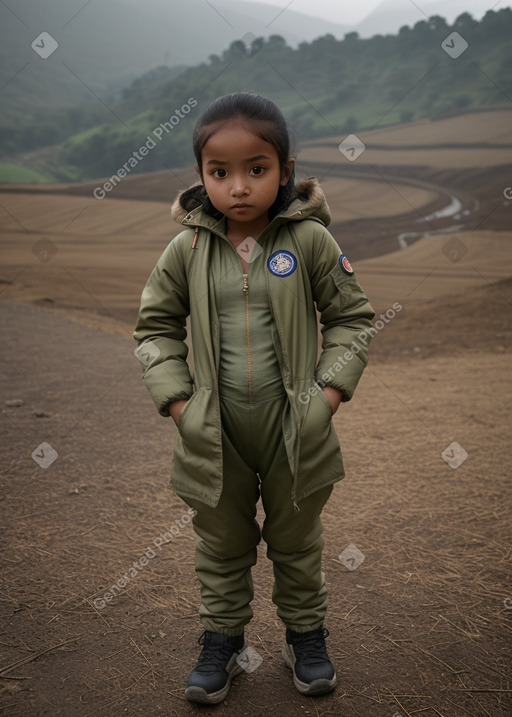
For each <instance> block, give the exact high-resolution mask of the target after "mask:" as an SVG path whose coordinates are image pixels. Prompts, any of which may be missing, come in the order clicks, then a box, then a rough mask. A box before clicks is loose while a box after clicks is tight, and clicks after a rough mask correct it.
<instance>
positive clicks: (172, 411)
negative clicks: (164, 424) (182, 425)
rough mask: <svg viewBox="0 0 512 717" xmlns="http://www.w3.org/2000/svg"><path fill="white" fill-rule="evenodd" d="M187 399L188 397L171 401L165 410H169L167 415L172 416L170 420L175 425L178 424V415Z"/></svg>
mask: <svg viewBox="0 0 512 717" xmlns="http://www.w3.org/2000/svg"><path fill="white" fill-rule="evenodd" d="M187 401H188V399H179V400H178V401H173V402H172V403H170V404H169V405H168V407H167V410H168V411H169V416H170V417H171V418H172V420H173V421H174V423H175V424H176V425H177V426H178V425H179V422H180V415H181V412H182V411H183V409H184V407H185V404H186V403H187Z"/></svg>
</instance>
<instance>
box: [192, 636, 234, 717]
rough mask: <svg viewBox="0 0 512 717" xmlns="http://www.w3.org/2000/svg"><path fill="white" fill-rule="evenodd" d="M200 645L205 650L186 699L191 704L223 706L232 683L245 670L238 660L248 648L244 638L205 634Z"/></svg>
mask: <svg viewBox="0 0 512 717" xmlns="http://www.w3.org/2000/svg"><path fill="white" fill-rule="evenodd" d="M198 643H199V644H200V645H203V649H202V651H201V654H200V655H199V661H198V663H197V665H196V667H195V668H194V669H193V670H192V672H191V673H190V675H189V678H188V680H187V689H186V690H185V697H186V698H187V699H188V700H190V702H200V703H201V704H209V705H215V704H217V703H218V702H222V700H223V699H224V698H225V697H226V695H227V694H228V692H229V688H230V685H231V680H232V679H233V677H234V676H235V675H238V674H239V673H240V672H242V670H243V668H242V667H241V666H240V665H239V664H238V662H237V661H236V658H237V657H238V655H239V654H240V653H241V652H242V651H243V649H244V648H245V641H244V635H243V633H242V634H241V635H237V636H236V637H228V636H227V635H220V634H219V633H218V632H210V631H209V630H205V631H204V632H203V634H202V635H201V637H200V638H199V640H198Z"/></svg>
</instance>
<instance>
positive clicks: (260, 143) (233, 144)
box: [202, 119, 278, 160]
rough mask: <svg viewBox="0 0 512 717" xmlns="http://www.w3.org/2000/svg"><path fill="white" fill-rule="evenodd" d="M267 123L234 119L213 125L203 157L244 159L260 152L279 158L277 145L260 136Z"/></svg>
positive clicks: (204, 147)
mask: <svg viewBox="0 0 512 717" xmlns="http://www.w3.org/2000/svg"><path fill="white" fill-rule="evenodd" d="M265 124H268V123H264V122H252V123H249V122H247V121H244V120H243V119H233V120H230V121H228V122H222V123H217V125H213V126H212V127H211V133H210V136H209V137H208V139H207V141H206V143H205V144H204V146H203V150H202V156H203V158H205V157H208V158H212V157H213V158H215V159H226V158H233V159H238V160H243V159H244V158H249V157H252V156H256V155H260V154H265V155H267V156H268V157H271V158H277V156H278V155H277V152H276V149H275V147H274V146H273V145H272V144H271V143H270V142H267V141H266V140H264V139H262V138H261V137H260V136H259V133H260V132H265V129H266V127H265Z"/></svg>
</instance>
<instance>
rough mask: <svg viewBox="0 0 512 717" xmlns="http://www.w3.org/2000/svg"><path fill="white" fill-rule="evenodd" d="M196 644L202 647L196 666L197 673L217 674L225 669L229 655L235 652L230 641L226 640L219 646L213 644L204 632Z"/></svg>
mask: <svg viewBox="0 0 512 717" xmlns="http://www.w3.org/2000/svg"><path fill="white" fill-rule="evenodd" d="M197 642H198V643H199V644H200V645H203V649H202V651H201V654H200V655H199V660H198V663H197V666H196V670H198V671H199V672H218V671H219V670H223V669H225V667H226V663H227V662H228V660H229V659H230V657H231V655H232V654H233V653H234V652H236V650H237V648H236V647H235V645H234V644H233V641H232V640H230V639H227V640H226V641H225V642H224V643H221V644H219V643H214V642H213V641H212V639H211V638H209V637H208V636H207V635H206V633H204V632H203V634H202V635H201V637H200V638H199V639H198V641H197Z"/></svg>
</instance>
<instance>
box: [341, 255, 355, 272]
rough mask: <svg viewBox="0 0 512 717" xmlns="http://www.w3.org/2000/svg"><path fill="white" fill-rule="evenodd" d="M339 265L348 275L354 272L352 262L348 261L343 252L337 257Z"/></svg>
mask: <svg viewBox="0 0 512 717" xmlns="http://www.w3.org/2000/svg"><path fill="white" fill-rule="evenodd" d="M339 262H340V266H341V268H342V270H343V271H344V272H345V274H348V276H352V275H353V273H354V270H353V268H352V264H351V263H350V262H349V260H348V259H347V257H346V256H345V254H340V258H339Z"/></svg>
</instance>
